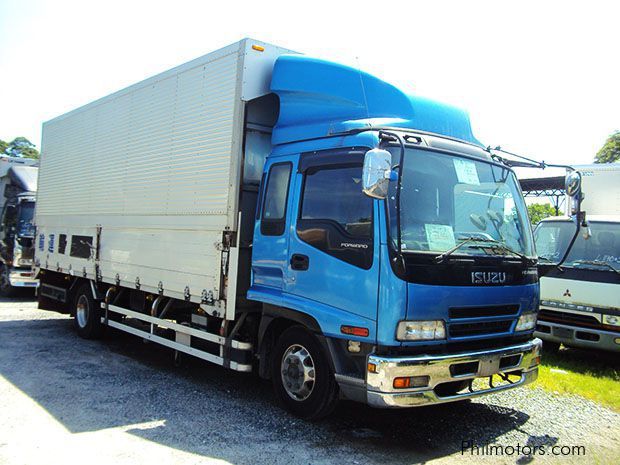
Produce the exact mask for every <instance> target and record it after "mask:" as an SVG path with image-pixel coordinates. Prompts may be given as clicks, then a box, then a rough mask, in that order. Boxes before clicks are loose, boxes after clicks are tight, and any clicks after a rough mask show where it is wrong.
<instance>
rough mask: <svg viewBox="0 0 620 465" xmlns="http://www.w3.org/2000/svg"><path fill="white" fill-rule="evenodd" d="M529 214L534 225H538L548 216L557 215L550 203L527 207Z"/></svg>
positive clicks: (534, 204)
mask: <svg viewBox="0 0 620 465" xmlns="http://www.w3.org/2000/svg"><path fill="white" fill-rule="evenodd" d="M527 213H528V214H529V215H530V221H531V222H532V224H538V223H539V222H540V220H542V219H544V218H547V217H548V216H556V215H555V207H553V206H552V205H551V204H550V203H533V204H531V205H528V206H527Z"/></svg>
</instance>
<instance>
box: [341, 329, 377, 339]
mask: <svg viewBox="0 0 620 465" xmlns="http://www.w3.org/2000/svg"><path fill="white" fill-rule="evenodd" d="M340 332H341V333H342V334H350V335H352V336H361V337H367V336H368V334H370V332H369V331H368V328H360V327H359V326H341V327H340Z"/></svg>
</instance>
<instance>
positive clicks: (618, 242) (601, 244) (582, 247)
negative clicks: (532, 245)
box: [534, 221, 620, 269]
mask: <svg viewBox="0 0 620 465" xmlns="http://www.w3.org/2000/svg"><path fill="white" fill-rule="evenodd" d="M588 224H589V226H590V231H591V232H592V236H591V237H590V238H588V239H585V238H584V236H583V234H581V232H580V234H579V235H578V236H577V239H575V244H574V245H573V248H572V249H571V251H570V253H569V254H568V257H566V261H565V262H564V263H563V264H562V266H568V267H579V268H597V269H598V268H601V269H603V268H606V267H607V265H605V263H608V264H609V265H611V266H613V267H614V268H616V269H618V268H620V223H604V222H593V221H590V222H588ZM574 234H575V224H574V223H572V222H570V221H543V222H541V223H540V224H539V225H538V227H537V228H536V231H535V233H534V238H535V241H536V251H537V252H538V255H539V256H540V257H541V258H542V259H544V260H547V261H550V262H552V263H558V262H559V261H560V260H561V259H562V256H563V255H564V253H565V252H566V248H567V247H568V245H569V244H570V241H571V239H572V238H573V235H574ZM597 263H598V264H597ZM607 268H608V267H607Z"/></svg>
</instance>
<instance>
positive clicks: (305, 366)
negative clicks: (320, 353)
mask: <svg viewBox="0 0 620 465" xmlns="http://www.w3.org/2000/svg"><path fill="white" fill-rule="evenodd" d="M281 373H282V384H283V385H284V389H285V391H286V393H287V394H288V395H289V396H290V397H291V398H292V399H294V400H297V401H303V400H306V399H307V398H308V397H310V395H311V394H312V391H313V390H314V384H315V383H314V382H315V369H314V360H313V359H312V356H311V355H310V352H308V350H307V349H306V348H305V347H304V346H302V345H299V344H293V345H292V346H290V347H289V348H288V349H286V351H285V352H284V355H283V356H282V366H281Z"/></svg>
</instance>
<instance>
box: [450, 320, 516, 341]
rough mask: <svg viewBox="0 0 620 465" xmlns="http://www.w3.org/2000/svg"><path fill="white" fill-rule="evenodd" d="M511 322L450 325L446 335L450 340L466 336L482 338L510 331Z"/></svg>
mask: <svg viewBox="0 0 620 465" xmlns="http://www.w3.org/2000/svg"><path fill="white" fill-rule="evenodd" d="M511 325H512V320H503V321H479V322H476V323H450V325H449V326H448V334H449V335H450V337H451V338H455V337H467V336H483V335H492V334H498V333H507V332H508V331H510V326H511Z"/></svg>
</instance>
